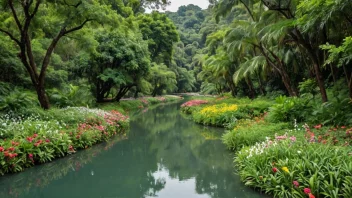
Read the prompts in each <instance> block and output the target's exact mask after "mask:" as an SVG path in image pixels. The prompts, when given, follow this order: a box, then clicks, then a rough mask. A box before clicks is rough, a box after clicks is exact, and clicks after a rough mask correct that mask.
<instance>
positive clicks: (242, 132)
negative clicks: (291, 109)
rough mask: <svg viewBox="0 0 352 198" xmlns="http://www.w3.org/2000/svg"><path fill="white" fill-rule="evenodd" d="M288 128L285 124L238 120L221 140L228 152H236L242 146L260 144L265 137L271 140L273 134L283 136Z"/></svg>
mask: <svg viewBox="0 0 352 198" xmlns="http://www.w3.org/2000/svg"><path fill="white" fill-rule="evenodd" d="M288 127H289V125H288V124H287V123H275V124H273V123H267V122H265V121H263V120H257V121H252V120H240V121H238V123H237V125H236V127H235V128H234V129H233V130H231V131H228V132H227V133H225V134H224V135H223V137H222V140H223V142H224V144H225V145H226V146H227V148H228V149H229V150H233V151H236V150H239V149H241V148H242V147H244V146H250V145H253V144H255V143H257V142H262V141H264V140H265V139H266V137H270V138H273V137H275V134H283V133H285V132H287V131H288V130H287V128H288Z"/></svg>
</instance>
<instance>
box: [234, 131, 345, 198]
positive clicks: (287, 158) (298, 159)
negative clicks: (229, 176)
mask: <svg viewBox="0 0 352 198" xmlns="http://www.w3.org/2000/svg"><path fill="white" fill-rule="evenodd" d="M268 141H270V140H267V141H266V142H264V143H258V144H257V145H254V146H251V147H245V148H243V149H241V151H239V152H238V155H237V157H236V158H235V162H236V165H237V166H238V168H239V174H240V176H241V179H242V180H243V181H244V182H245V184H246V185H247V186H251V187H254V188H258V189H260V190H262V191H265V192H266V193H268V194H272V195H274V196H275V197H311V198H312V197H352V176H351V167H352V158H351V156H350V155H349V153H350V152H351V148H348V147H332V146H326V145H322V144H315V143H309V142H304V141H300V142H298V141H296V142H293V141H292V139H290V138H286V139H283V140H279V141H278V140H275V142H276V144H275V146H268V147H266V145H268ZM258 145H259V146H258ZM263 145H265V146H263ZM271 145H274V144H271ZM256 149H259V150H260V152H253V151H254V150H256ZM251 151H252V153H251ZM249 154H251V156H250V155H249ZM249 156H250V157H249Z"/></svg>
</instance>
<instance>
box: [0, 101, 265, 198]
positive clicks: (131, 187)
mask: <svg viewBox="0 0 352 198" xmlns="http://www.w3.org/2000/svg"><path fill="white" fill-rule="evenodd" d="M180 104H181V103H180V102H178V103H174V104H166V105H159V106H156V107H154V108H152V109H145V110H141V111H140V112H139V113H136V115H133V116H132V117H131V127H130V131H129V132H128V133H127V135H126V136H125V137H116V138H115V139H113V140H111V141H109V142H108V143H103V144H99V145H97V146H94V147H92V148H90V149H86V150H83V151H79V152H77V153H76V154H74V155H71V156H68V157H65V158H62V159H58V160H55V161H53V162H51V163H47V164H43V165H39V166H36V167H33V168H29V169H27V170H25V171H24V172H22V173H18V174H12V175H6V176H3V177H0V197H1V198H12V197H19V198H22V197H23V198H81V197H82V198H142V197H143V198H150V197H160V198H246V197H248V198H249V197H250V198H257V197H262V196H263V195H260V194H259V193H258V192H254V191H252V190H251V189H248V188H246V187H245V186H244V185H243V184H242V183H241V182H240V179H239V177H238V176H237V175H236V174H235V173H234V167H233V162H232V161H233V155H232V154H231V153H230V152H228V151H227V150H226V148H225V146H224V145H223V144H222V143H221V140H220V138H221V134H222V133H223V132H224V130H223V129H219V128H211V127H205V126H200V125H197V124H195V123H193V122H192V121H190V120H188V119H186V118H184V116H182V115H181V114H180V111H179V106H180Z"/></svg>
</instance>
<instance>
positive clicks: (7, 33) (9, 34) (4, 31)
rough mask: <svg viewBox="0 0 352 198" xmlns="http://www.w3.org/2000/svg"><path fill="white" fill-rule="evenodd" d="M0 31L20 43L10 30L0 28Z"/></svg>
mask: <svg viewBox="0 0 352 198" xmlns="http://www.w3.org/2000/svg"><path fill="white" fill-rule="evenodd" d="M0 32H3V33H5V34H6V35H7V36H9V37H10V38H11V40H13V41H15V42H16V43H17V45H19V46H20V45H21V43H20V41H19V40H18V39H16V38H15V37H14V36H13V35H12V34H11V33H10V32H8V31H6V30H3V29H0Z"/></svg>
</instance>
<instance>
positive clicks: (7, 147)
mask: <svg viewBox="0 0 352 198" xmlns="http://www.w3.org/2000/svg"><path fill="white" fill-rule="evenodd" d="M54 111H55V114H50V113H51V112H48V113H47V115H45V114H44V115H32V116H30V117H28V118H22V117H15V118H14V117H12V116H11V115H5V116H3V117H1V118H0V121H1V123H3V124H2V126H1V128H0V135H1V136H2V137H3V138H4V139H0V164H1V166H0V174H5V173H11V172H19V171H22V170H23V169H24V168H27V167H31V166H33V165H35V164H39V163H45V162H49V161H52V160H53V159H55V158H58V157H63V156H65V155H67V154H71V153H74V152H75V151H76V150H77V149H84V148H88V147H90V146H92V145H94V144H96V143H99V142H102V141H104V140H107V139H109V138H111V137H112V136H114V135H116V134H118V133H121V132H122V131H123V130H124V129H126V128H127V127H128V122H129V119H128V117H127V116H124V115H122V114H121V113H120V112H118V111H103V110H99V109H88V108H82V107H80V108H66V109H61V110H54ZM50 115H51V116H52V115H55V116H53V117H50ZM70 115H71V116H72V117H74V118H77V119H76V122H74V121H72V120H71V119H70V118H69V117H68V118H67V120H61V119H60V118H63V119H66V117H67V116H70ZM54 120H55V121H54ZM65 121H67V122H65Z"/></svg>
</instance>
